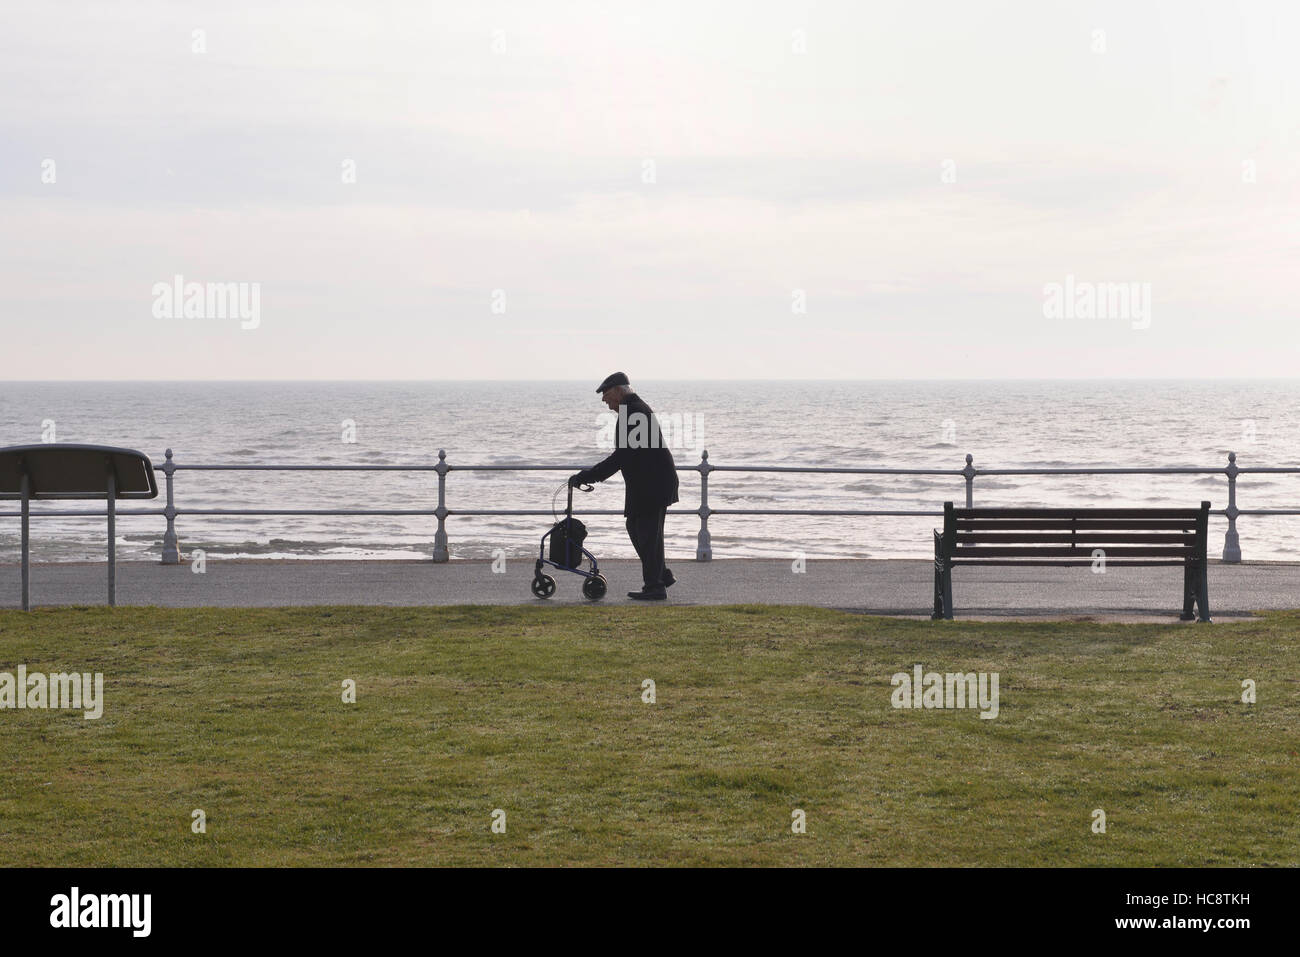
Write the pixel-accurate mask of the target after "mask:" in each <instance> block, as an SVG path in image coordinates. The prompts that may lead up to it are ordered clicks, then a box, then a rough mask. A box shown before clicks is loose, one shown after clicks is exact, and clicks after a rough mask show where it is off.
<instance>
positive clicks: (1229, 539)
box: [1223, 452, 1241, 562]
mask: <svg viewBox="0 0 1300 957" xmlns="http://www.w3.org/2000/svg"><path fill="white" fill-rule="evenodd" d="M1240 471H1241V469H1239V468H1237V453H1236V452H1229V453H1228V467H1227V468H1225V469H1224V470H1223V474H1224V475H1226V476H1228V507H1227V508H1226V509H1224V511H1225V512H1226V513H1227V515H1228V531H1227V533H1226V534H1225V535H1224V536H1223V560H1224V561H1225V562H1239V561H1241V540H1240V539H1239V538H1237V516H1238V515H1239V514H1241V513H1240V512H1239V511H1238V509H1237V473H1238V472H1240Z"/></svg>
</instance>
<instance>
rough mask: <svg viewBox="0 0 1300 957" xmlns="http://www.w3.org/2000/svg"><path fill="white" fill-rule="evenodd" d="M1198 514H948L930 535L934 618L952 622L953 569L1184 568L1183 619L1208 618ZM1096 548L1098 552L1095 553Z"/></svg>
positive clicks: (1205, 515)
mask: <svg viewBox="0 0 1300 957" xmlns="http://www.w3.org/2000/svg"><path fill="white" fill-rule="evenodd" d="M1209 522H1210V503H1209V502H1202V503H1201V507H1200V508H953V504H952V502H944V503H943V530H942V531H940V530H939V529H937V528H936V529H935V530H934V614H933V615H931V616H930V617H931V618H936V619H937V618H952V569H953V566H954V565H1092V564H1094V563H1095V562H1097V561H1099V560H1100V561H1104V563H1105V564H1104V566H1103V567H1105V568H1109V567H1110V566H1112V565H1147V566H1150V565H1182V566H1183V613H1182V615H1181V618H1182V620H1183V621H1191V620H1192V619H1193V618H1194V617H1197V616H1194V615H1193V614H1192V610H1193V606H1196V608H1197V610H1198V611H1199V612H1200V615H1199V620H1200V621H1209V620H1210V594H1209V582H1208V580H1207V578H1206V561H1205V549H1206V539H1207V538H1208V531H1209ZM1094 550H1100V554H1099V555H1094Z"/></svg>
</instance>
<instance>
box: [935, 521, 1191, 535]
mask: <svg viewBox="0 0 1300 957" xmlns="http://www.w3.org/2000/svg"><path fill="white" fill-rule="evenodd" d="M955 527H956V529H957V530H958V531H968V530H970V531H1002V530H1003V529H1006V530H1008V531H1013V530H1016V529H1024V530H1026V531H1056V530H1069V529H1075V528H1078V529H1088V530H1091V531H1107V530H1113V531H1144V532H1145V531H1163V530H1169V531H1186V530H1187V529H1189V528H1195V527H1196V520H1195V519H1192V520H1191V521H1183V520H1181V519H1168V518H1162V519H1154V520H1151V521H1138V520H1137V519H1109V520H1107V519H1097V520H1094V519H1087V520H1080V521H1070V520H1068V519H1059V518H1052V519H1043V520H1041V521H1037V522H1035V521H1030V520H1029V519H1012V520H1009V521H1005V522H1000V521H992V520H990V519H958V520H957V522H956V525H955Z"/></svg>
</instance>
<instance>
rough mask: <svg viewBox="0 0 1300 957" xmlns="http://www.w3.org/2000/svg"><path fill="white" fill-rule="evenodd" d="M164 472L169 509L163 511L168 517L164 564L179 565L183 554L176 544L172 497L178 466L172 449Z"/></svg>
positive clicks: (174, 504) (169, 450)
mask: <svg viewBox="0 0 1300 957" xmlns="http://www.w3.org/2000/svg"><path fill="white" fill-rule="evenodd" d="M162 470H163V473H164V474H165V475H166V476H167V507H166V508H164V509H163V514H164V515H166V516H167V531H165V532H163V542H162V563H163V564H164V565H179V564H180V561H181V553H180V547H179V545H178V544H177V542H176V502H175V499H173V497H172V473H174V472H175V471H176V466H175V464H174V463H173V462H172V450H171V449H168V450H167V461H166V462H164V463H163V467H162Z"/></svg>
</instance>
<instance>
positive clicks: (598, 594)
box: [582, 575, 607, 601]
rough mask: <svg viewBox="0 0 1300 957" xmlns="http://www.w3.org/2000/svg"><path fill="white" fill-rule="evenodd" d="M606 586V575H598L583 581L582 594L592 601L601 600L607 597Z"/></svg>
mask: <svg viewBox="0 0 1300 957" xmlns="http://www.w3.org/2000/svg"><path fill="white" fill-rule="evenodd" d="M606 587H607V586H606V583H605V576H604V575H596V576H595V577H593V578H588V579H587V580H586V581H585V582H583V583H582V594H583V595H584V596H585V597H586V598H589V599H591V600H592V601H600V599H602V598H604V597H605V589H606Z"/></svg>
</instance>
